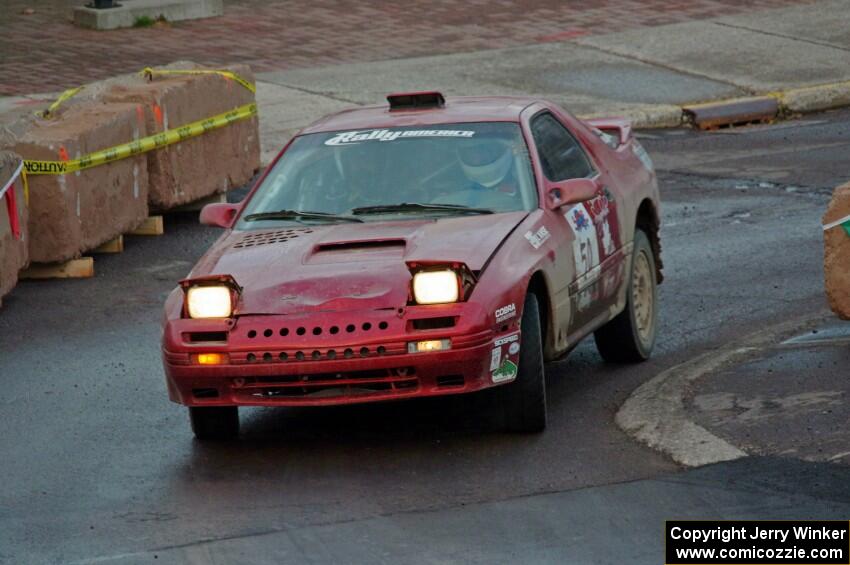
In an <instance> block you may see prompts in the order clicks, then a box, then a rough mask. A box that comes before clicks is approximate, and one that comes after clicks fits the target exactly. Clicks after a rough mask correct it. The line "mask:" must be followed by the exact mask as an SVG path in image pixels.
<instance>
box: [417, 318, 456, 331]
mask: <svg viewBox="0 0 850 565" xmlns="http://www.w3.org/2000/svg"><path fill="white" fill-rule="evenodd" d="M412 323H413V329H414V330H441V329H444V328H453V327H455V324H456V323H457V317H456V316H440V317H437V318H420V319H418V320H412Z"/></svg>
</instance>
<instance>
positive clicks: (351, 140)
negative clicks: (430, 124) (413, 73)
mask: <svg viewBox="0 0 850 565" xmlns="http://www.w3.org/2000/svg"><path fill="white" fill-rule="evenodd" d="M474 135H475V132H474V131H468V130H452V129H409V130H388V129H373V130H363V131H344V132H341V133H338V134H336V135H335V136H333V137H332V138H330V139H328V140H327V141H325V145H353V144H356V143H363V142H366V141H395V140H397V139H408V138H412V137H472V136H474Z"/></svg>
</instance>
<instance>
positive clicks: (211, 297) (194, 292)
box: [186, 285, 233, 318]
mask: <svg viewBox="0 0 850 565" xmlns="http://www.w3.org/2000/svg"><path fill="white" fill-rule="evenodd" d="M186 309H187V311H188V313H189V317H190V318H229V317H230V315H231V314H232V313H233V298H232V293H231V290H230V288H229V287H227V286H224V285H217V286H212V285H209V286H193V287H191V288H189V289H188V290H187V291H186Z"/></svg>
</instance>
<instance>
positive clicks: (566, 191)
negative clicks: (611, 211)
mask: <svg viewBox="0 0 850 565" xmlns="http://www.w3.org/2000/svg"><path fill="white" fill-rule="evenodd" d="M598 193H599V181H597V180H595V179H570V180H567V181H564V182H561V183H558V184H557V185H555V186H553V187H552V188H550V189H549V209H550V210H557V209H558V208H560V207H562V206H566V205H568V204H577V203H579V202H586V201H588V200H590V199H591V198H593V197H594V196H596V195H597V194H598Z"/></svg>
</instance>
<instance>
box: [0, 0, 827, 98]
mask: <svg viewBox="0 0 850 565" xmlns="http://www.w3.org/2000/svg"><path fill="white" fill-rule="evenodd" d="M803 1H804V2H811V0H803ZM84 3H85V0H39V1H38V2H33V1H32V0H4V1H3V2H2V6H3V8H2V13H0V22H2V28H3V33H2V34H0V54H2V56H0V77H2V78H0V95H10V94H25V93H31V92H48V91H55V90H64V89H66V88H71V87H74V86H78V85H79V84H81V83H85V82H89V81H92V80H96V79H101V78H106V77H108V76H112V75H115V74H121V73H126V72H130V71H134V70H138V69H141V68H143V67H146V66H153V65H161V64H166V63H170V62H172V61H178V60H193V61H197V62H199V63H206V64H210V65H221V64H225V63H232V62H240V63H247V64H249V65H251V66H252V68H254V70H255V71H271V70H282V69H293V68H306V67H316V66H321V65H334V64H342V63H353V62H365V61H377V60H385V59H397V58H403V57H415V56H423V55H433V54H447V53H459V52H468V51H476V50H482V49H495V48H504V47H514V46H519V45H527V44H535V43H541V42H542V43H545V42H551V41H564V40H569V39H572V38H575V37H581V36H589V35H598V34H606V33H613V32H622V31H626V30H630V29H638V28H647V27H653V26H658V25H663V24H669V23H675V22H688V21H694V20H700V19H704V18H715V17H720V16H725V15H736V14H741V13H745V12H752V11H756V10H760V9H764V8H770V7H780V6H788V5H792V4H795V3H800V0H750V1H748V2H739V1H737V0H688V1H683V0H674V1H666V2H644V1H642V0H606V1H593V2H586V1H584V0H533V1H531V2H519V1H515V2H495V1H492V0H465V1H464V2H454V1H450V0H432V1H425V0H413V1H409V2H404V3H401V4H397V3H392V2H385V1H383V0H358V1H357V2H346V1H345V0H314V1H311V2H299V1H298V0H287V1H275V2H268V1H266V0H225V15H224V16H222V17H219V18H211V19H205V20H194V21H184V22H178V23H176V24H174V25H170V26H166V27H155V28H141V29H123V30H114V31H94V30H86V29H81V28H78V27H75V26H73V25H72V24H71V23H70V14H71V8H72V7H73V6H76V5H81V4H84ZM27 8H31V9H34V10H35V13H33V14H30V15H25V14H22V12H23V11H24V10H25V9H27Z"/></svg>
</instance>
